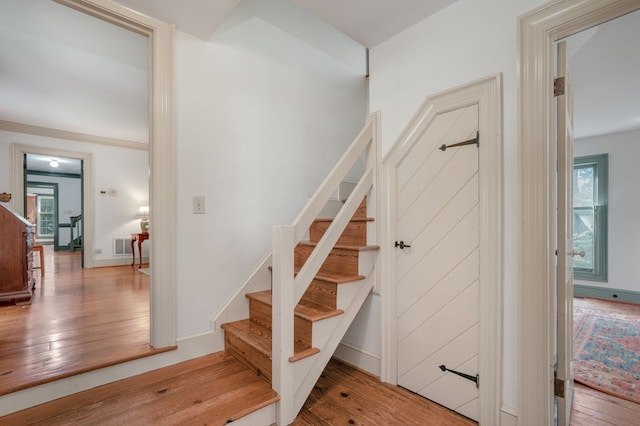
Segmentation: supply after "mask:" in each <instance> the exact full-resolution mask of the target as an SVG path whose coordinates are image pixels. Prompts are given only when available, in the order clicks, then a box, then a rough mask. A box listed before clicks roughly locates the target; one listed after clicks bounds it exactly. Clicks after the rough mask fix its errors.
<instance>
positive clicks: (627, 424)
mask: <svg viewBox="0 0 640 426" xmlns="http://www.w3.org/2000/svg"><path fill="white" fill-rule="evenodd" d="M574 386H575V391H574V395H573V406H572V407H571V426H612V425H614V426H633V425H638V424H640V404H636V403H634V402H631V401H627V400H625V399H621V398H616V397H615V396H611V395H608V394H606V393H602V392H598V391H597V390H595V389H591V388H589V387H587V386H584V385H582V384H580V383H575V384H574Z"/></svg>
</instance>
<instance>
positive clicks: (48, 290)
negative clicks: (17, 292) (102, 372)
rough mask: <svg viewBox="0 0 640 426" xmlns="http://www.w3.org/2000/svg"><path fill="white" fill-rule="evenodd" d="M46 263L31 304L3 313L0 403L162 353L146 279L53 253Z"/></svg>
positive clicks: (37, 274) (0, 310) (49, 249)
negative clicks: (154, 338)
mask: <svg viewBox="0 0 640 426" xmlns="http://www.w3.org/2000/svg"><path fill="white" fill-rule="evenodd" d="M44 258H45V274H44V276H41V275H40V270H39V269H36V270H35V271H34V275H35V277H36V289H35V290H34V293H33V299H32V303H31V304H30V305H22V306H15V305H1V306H0V329H1V330H2V337H0V395H4V394H7V393H11V392H15V391H17V390H21V389H25V388H28V387H31V386H36V385H39V384H42V383H46V382H50V381H53V380H57V379H60V378H64V377H68V376H71V375H75V374H79V373H83V372H86V371H91V370H94V369H97V368H101V367H106V366H109V365H113V364H117V363H120V362H124V361H128V360H131V359H136V358H140V357H143V356H148V355H152V354H154V353H158V352H163V351H164V350H160V351H159V350H156V349H153V348H151V347H150V346H149V277H148V276H146V275H144V274H142V273H140V272H138V271H137V270H136V269H135V268H132V267H131V266H121V267H109V268H94V269H82V268H81V267H80V260H81V259H80V253H79V252H76V253H70V252H56V253H55V255H54V254H53V251H52V247H51V246H45V256H44ZM36 263H39V262H38V261H37V260H36ZM165 350H166V349H165Z"/></svg>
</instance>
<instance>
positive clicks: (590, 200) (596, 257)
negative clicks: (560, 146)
mask: <svg viewBox="0 0 640 426" xmlns="http://www.w3.org/2000/svg"><path fill="white" fill-rule="evenodd" d="M607 167H608V154H599V155H590V156H587V157H576V158H574V162H573V247H574V250H575V251H577V252H582V251H584V253H585V256H584V257H580V256H574V258H573V276H574V278H578V279H584V280H591V281H606V280H607V179H608V170H607Z"/></svg>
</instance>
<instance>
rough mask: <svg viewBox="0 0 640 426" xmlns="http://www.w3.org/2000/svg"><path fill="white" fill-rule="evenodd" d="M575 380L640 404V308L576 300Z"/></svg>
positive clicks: (574, 334)
mask: <svg viewBox="0 0 640 426" xmlns="http://www.w3.org/2000/svg"><path fill="white" fill-rule="evenodd" d="M573 337H574V339H573V352H574V360H573V365H574V367H573V371H574V376H575V377H574V380H575V381H576V382H580V383H582V384H584V385H587V386H589V387H592V388H594V389H597V390H599V391H602V392H605V393H608V394H610V395H614V396H617V397H620V398H623V399H626V400H629V401H633V402H635V403H638V404H640V305H634V304H630V303H620V302H610V301H605V300H599V299H590V298H585V299H581V298H575V299H574V304H573Z"/></svg>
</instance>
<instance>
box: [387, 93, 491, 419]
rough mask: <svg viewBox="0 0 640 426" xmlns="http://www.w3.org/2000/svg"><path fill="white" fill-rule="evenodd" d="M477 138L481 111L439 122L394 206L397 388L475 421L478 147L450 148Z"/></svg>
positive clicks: (416, 149)
mask: <svg viewBox="0 0 640 426" xmlns="http://www.w3.org/2000/svg"><path fill="white" fill-rule="evenodd" d="M477 130H478V105H471V106H466V107H463V108H459V109H455V110H453V111H450V112H446V113H442V114H439V115H437V116H436V117H435V118H434V120H433V122H432V123H431V124H430V125H429V127H428V128H427V129H426V130H425V132H424V134H423V135H422V136H421V137H420V138H419V140H418V141H417V142H416V143H415V145H414V146H413V147H412V149H411V150H410V152H409V153H408V155H406V157H405V158H404V160H403V161H402V163H401V164H400V166H399V167H398V169H397V194H398V195H397V197H398V198H397V203H396V206H397V211H396V218H397V220H396V236H397V238H398V240H400V241H402V242H403V245H404V248H402V247H403V245H402V244H397V245H398V246H397V247H396V256H397V257H396V275H397V276H396V280H397V281H396V282H397V315H398V317H397V333H398V348H397V354H398V384H399V385H400V386H403V387H405V388H407V389H409V390H411V391H413V392H415V393H418V394H420V395H422V396H424V397H425V398H428V399H430V400H433V401H435V402H437V403H439V404H442V405H444V406H446V407H448V408H450V409H452V410H455V411H457V412H458V413H460V414H462V415H464V416H467V417H470V418H472V419H474V420H477V419H478V393H479V391H478V387H477V386H476V383H475V382H474V381H472V380H470V379H471V378H476V375H477V374H478V365H479V362H478V357H479V340H478V328H479V322H478V311H479V305H478V296H479V290H480V280H479V269H480V261H479V259H480V253H479V250H480V248H479V242H480V237H479V223H480V222H479V220H480V218H479V193H478V150H479V147H478V146H477V144H475V143H469V144H466V145H460V146H457V147H451V145H454V144H457V143H460V142H464V141H470V140H473V139H474V138H475V137H476V132H477ZM443 145H447V146H449V147H447V148H446V149H444V150H443V149H442V148H444V147H443ZM440 366H445V367H446V368H447V369H448V370H454V371H455V372H459V373H462V374H463V375H465V376H462V375H458V374H455V373H453V372H450V371H443V370H442V369H441V367H440Z"/></svg>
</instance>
